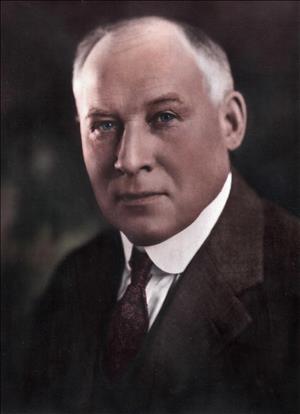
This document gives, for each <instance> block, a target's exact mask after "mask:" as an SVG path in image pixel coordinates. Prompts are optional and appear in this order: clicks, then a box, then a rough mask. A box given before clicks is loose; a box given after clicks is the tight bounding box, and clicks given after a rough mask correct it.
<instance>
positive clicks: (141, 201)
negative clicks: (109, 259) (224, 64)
mask: <svg viewBox="0 0 300 414" xmlns="http://www.w3.org/2000/svg"><path fill="white" fill-rule="evenodd" d="M178 36H179V35H175V34H174V33H158V32H155V33H149V32H141V33H138V34H137V33H135V34H132V35H131V34H130V33H129V34H127V35H123V36H121V37H119V38H115V39H112V38H110V37H109V36H108V37H107V38H106V39H104V40H102V41H101V42H100V43H98V45H96V47H95V48H94V50H93V51H92V52H91V54H90V55H89V57H88V59H87V61H86V62H85V65H84V67H83V69H82V73H81V75H80V79H79V84H78V86H77V87H76V91H75V95H76V102H77V108H78V113H79V119H80V125H81V136H82V147H83V155H84V160H85V164H86V167H87V171H88V174H89V177H90V180H91V183H92V186H93V189H94V192H95V196H96V199H97V202H98V204H99V206H100V208H101V210H102V212H103V215H104V216H105V217H106V218H107V220H108V221H109V222H110V223H111V224H113V225H114V226H115V227H116V228H118V229H119V230H121V231H122V232H124V233H125V234H126V235H127V237H128V238H129V239H130V240H131V241H132V242H133V243H135V244H137V245H151V244H156V243H159V242H161V241H163V240H166V239H167V238H169V237H171V236H173V235H174V234H176V233H178V232H179V231H181V230H182V229H184V228H185V227H187V226H188V225H189V224H191V223H192V222H193V221H194V220H195V219H196V218H197V216H198V215H199V213H200V212H201V211H202V210H203V209H204V208H205V207H206V206H207V205H208V204H209V203H210V202H211V201H212V200H213V199H214V198H215V197H216V195H217V194H218V192H219V191H220V189H221V187H222V185H223V183H224V181H225V178H226V176H227V173H228V171H229V162H228V154H227V148H226V145H225V143H224V140H223V138H222V133H221V128H220V122H219V118H218V110H217V108H216V107H215V106H214V105H213V104H212V103H211V101H210V98H209V96H208V94H207V91H206V86H205V83H204V80H203V78H202V74H201V72H200V70H199V68H198V66H197V64H196V62H195V59H194V57H193V55H192V54H191V52H190V51H189V50H188V49H187V48H186V47H185V46H184V44H183V42H181V38H179V37H178Z"/></svg>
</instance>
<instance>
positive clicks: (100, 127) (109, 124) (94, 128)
mask: <svg viewBox="0 0 300 414" xmlns="http://www.w3.org/2000/svg"><path fill="white" fill-rule="evenodd" d="M119 127H120V125H119V123H118V122H116V121H113V120H103V121H95V122H93V123H92V124H91V126H90V137H91V138H92V139H103V138H104V137H110V136H111V135H112V134H113V135H115V134H116V133H118V130H119Z"/></svg>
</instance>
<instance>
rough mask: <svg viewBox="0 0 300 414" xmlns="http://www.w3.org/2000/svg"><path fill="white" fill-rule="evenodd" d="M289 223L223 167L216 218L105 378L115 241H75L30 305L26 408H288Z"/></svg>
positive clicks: (292, 244) (292, 237)
mask: <svg viewBox="0 0 300 414" xmlns="http://www.w3.org/2000/svg"><path fill="white" fill-rule="evenodd" d="M299 234H300V232H299V225H298V223H297V222H296V221H295V220H294V219H293V218H291V217H290V216H288V215H287V214H286V213H284V212H283V211H281V210H280V209H279V208H277V207H275V206H273V205H272V204H270V203H267V202H263V201H262V200H261V199H260V198H258V197H257V196H256V195H255V193H254V192H253V191H252V190H251V189H249V187H248V186H247V185H246V184H245V183H244V181H243V180H242V179H241V178H239V176H238V175H237V174H234V177H233V187H232V191H231V194H230V197H229V199H228V202H227V204H226V206H225V209H224V211H223V213H222V215H221V217H220V219H219V220H218V222H217V224H216V226H215V227H214V229H213V231H212V233H211V234H210V236H209V237H208V239H207V240H206V242H205V243H204V245H203V246H202V247H201V249H200V250H199V251H198V253H197V254H196V256H195V257H194V258H193V260H192V261H191V263H190V264H189V266H188V267H187V269H186V270H185V272H184V274H183V275H182V277H181V278H180V279H179V281H178V283H177V285H176V286H175V288H174V289H173V290H172V291H170V292H169V294H168V296H167V299H166V301H165V303H164V305H163V308H162V310H161V312H160V314H159V316H158V318H157V319H156V321H155V323H154V325H153V327H152V328H151V330H150V332H149V334H148V336H147V338H146V341H145V343H144V346H143V349H142V350H141V352H140V354H139V355H138V357H137V358H136V360H135V362H134V363H133V364H132V366H131V367H130V369H129V370H128V372H127V373H126V374H125V376H124V378H123V379H122V380H121V381H120V382H119V383H118V384H115V385H114V386H112V385H110V384H109V383H108V382H107V381H106V379H105V377H104V376H103V373H102V368H101V358H102V348H103V342H104V337H105V330H106V327H107V322H108V320H109V317H110V313H111V310H112V308H113V306H114V304H115V302H116V293H117V289H118V285H119V281H120V277H121V274H122V270H123V266H124V258H123V253H122V246H121V241H120V238H119V235H118V233H117V232H115V231H108V232H106V233H104V234H102V235H100V236H98V237H97V238H96V239H95V240H93V241H91V242H89V243H88V244H87V245H86V246H84V247H82V248H80V249H78V250H77V251H75V252H74V253H72V254H71V255H70V256H69V257H68V258H67V259H66V260H65V261H64V262H63V263H62V264H61V266H60V267H59V268H58V271H57V272H56V275H55V277H54V279H53V281H52V283H51V285H50V287H49V289H48V292H47V294H46V297H44V298H43V300H42V301H41V304H40V306H39V308H38V313H37V315H38V322H37V323H38V325H37V326H36V333H37V334H36V335H35V340H34V342H33V344H32V349H33V353H32V357H31V361H30V364H29V367H30V369H29V371H30V372H29V375H28V376H27V381H26V395H27V397H28V399H29V400H30V401H31V412H32V411H33V412H34V411H36V412H39V413H40V412H45V409H47V408H48V409H49V410H50V408H51V410H52V411H51V410H50V412H52V413H61V412H70V413H76V412H80V413H88V412H98V413H110V412H116V413H125V412H126V413H135V412H138V413H146V412H149V413H158V414H160V413H168V412H170V413H184V414H186V413H204V414H206V413H211V414H218V413H222V414H224V413H228V414H229V413H230V414H231V413H239V414H240V413H254V414H255V413H277V412H280V413H285V414H286V413H296V412H299V399H297V395H298V391H299V388H298V387H299V374H300V367H299V355H300V345H299V338H300V336H299V251H300V249H299V247H300V246H299V240H300V237H299ZM297 285H298V286H297ZM297 292H298V293H297ZM42 409H43V410H44V411H42Z"/></svg>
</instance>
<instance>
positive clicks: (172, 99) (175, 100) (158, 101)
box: [85, 93, 184, 119]
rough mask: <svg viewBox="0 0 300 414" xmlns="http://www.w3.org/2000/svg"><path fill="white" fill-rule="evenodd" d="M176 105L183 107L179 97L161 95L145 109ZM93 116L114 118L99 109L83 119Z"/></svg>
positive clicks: (91, 110)
mask: <svg viewBox="0 0 300 414" xmlns="http://www.w3.org/2000/svg"><path fill="white" fill-rule="evenodd" d="M171 102H172V103H178V104H181V105H183V104H184V102H183V101H182V100H181V99H180V98H179V96H178V95H177V94H176V93H170V94H165V95H161V96H159V97H157V98H155V99H152V100H151V101H149V102H147V103H146V106H147V107H151V106H155V105H159V104H162V103H171ZM93 116H102V117H111V118H112V117H115V116H116V114H115V113H113V112H109V111H105V110H104V109H100V108H91V109H90V110H89V112H88V114H87V115H86V117H85V119H88V118H92V117H93Z"/></svg>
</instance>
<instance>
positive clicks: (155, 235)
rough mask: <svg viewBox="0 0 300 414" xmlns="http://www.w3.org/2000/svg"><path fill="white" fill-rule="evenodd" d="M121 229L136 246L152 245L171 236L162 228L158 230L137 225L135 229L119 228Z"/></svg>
mask: <svg viewBox="0 0 300 414" xmlns="http://www.w3.org/2000/svg"><path fill="white" fill-rule="evenodd" d="M121 231H122V232H123V233H124V234H125V235H126V237H127V238H128V239H129V240H130V241H131V243H133V244H134V245H136V246H153V245H155V244H158V243H161V242H163V241H164V240H167V239H168V238H169V237H171V235H169V234H168V232H164V231H162V229H159V231H158V230H157V229H156V230H153V229H143V228H141V227H139V228H136V229H128V228H121Z"/></svg>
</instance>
